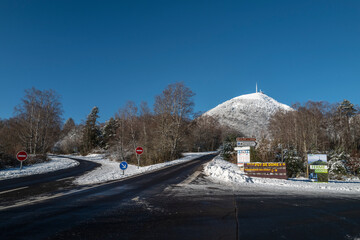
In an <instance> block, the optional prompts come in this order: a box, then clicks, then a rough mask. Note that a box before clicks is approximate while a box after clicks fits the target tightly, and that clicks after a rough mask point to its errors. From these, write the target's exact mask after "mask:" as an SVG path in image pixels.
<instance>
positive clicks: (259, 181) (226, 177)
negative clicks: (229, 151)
mask: <svg viewBox="0 0 360 240" xmlns="http://www.w3.org/2000/svg"><path fill="white" fill-rule="evenodd" d="M204 173H205V174H206V175H207V176H208V177H209V178H211V179H212V180H213V181H217V182H220V183H222V184H227V185H244V184H246V185H250V184H253V185H254V186H262V187H271V188H276V189H279V188H281V189H284V188H287V189H289V190H290V189H291V190H297V191H304V190H309V191H318V192H322V191H344V192H348V193H357V194H358V193H359V192H360V180H349V181H329V183H315V182H311V181H310V180H308V179H306V178H290V179H288V180H283V179H271V178H256V177H249V176H247V175H246V174H245V173H244V172H242V171H241V170H240V169H239V167H238V166H236V165H235V164H232V163H230V162H227V161H225V160H223V159H222V158H221V157H219V156H218V157H216V158H215V159H214V160H212V161H211V162H209V163H208V164H206V166H205V167H204Z"/></svg>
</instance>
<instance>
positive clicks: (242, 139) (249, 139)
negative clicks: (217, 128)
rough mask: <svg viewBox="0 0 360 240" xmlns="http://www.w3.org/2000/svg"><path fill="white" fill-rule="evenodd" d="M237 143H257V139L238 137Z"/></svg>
mask: <svg viewBox="0 0 360 240" xmlns="http://www.w3.org/2000/svg"><path fill="white" fill-rule="evenodd" d="M236 141H237V142H245V141H248V142H255V141H256V138H241V137H238V138H236Z"/></svg>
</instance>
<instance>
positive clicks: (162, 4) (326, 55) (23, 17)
mask: <svg viewBox="0 0 360 240" xmlns="http://www.w3.org/2000/svg"><path fill="white" fill-rule="evenodd" d="M359 77H360V1H358V0H354V1H346V0H339V1H333V0H323V1H321V0H316V1H314V0H309V1H308V0H299V1H289V0H283V1H275V0H271V1H269V0H264V1H256V0H248V1H241V0H236V1H226V0H225V1H196V0H182V1H175V0H171V1H156V0H151V1H150V0H149V1H136V0H130V1H89V0H87V1H75V0H68V1H67V0H58V1H55V0H54V1H49V0H43V1H40V0H39V1H38V0H34V1H18V0H9V1H7V0H1V1H0V81H1V94H0V118H3V119H4V118H9V117H11V116H12V115H13V108H14V106H16V105H17V104H19V103H20V99H21V98H22V97H23V95H24V90H25V89H27V88H31V87H36V88H38V89H41V90H43V89H54V90H55V91H56V92H58V93H59V94H60V95H61V97H62V99H61V102H62V104H63V108H64V116H63V117H64V119H67V118H68V117H73V118H74V120H75V121H76V123H80V122H81V120H82V119H85V117H86V116H87V114H88V113H89V112H90V110H91V109H92V107H93V106H98V107H99V110H100V116H101V119H100V121H102V122H104V121H106V120H107V119H109V118H110V117H111V116H113V115H114V113H115V112H116V111H117V110H118V109H119V108H120V107H122V106H124V104H125V103H126V101H128V100H133V101H135V102H136V103H140V102H141V101H147V102H148V103H149V105H150V106H151V107H152V104H153V101H154V97H155V96H156V95H157V94H159V93H161V91H162V90H163V89H164V88H165V87H166V86H167V85H168V84H170V83H174V82H179V81H182V82H184V83H185V85H187V86H188V87H190V88H191V90H192V91H193V92H195V93H196V96H195V98H194V100H195V111H207V110H209V109H211V108H213V107H215V106H217V105H218V104H220V103H222V102H224V101H226V100H229V99H231V98H233V97H236V96H239V95H242V94H246V93H252V92H254V91H255V83H256V82H258V84H259V88H260V89H262V90H263V91H264V92H265V93H266V94H268V95H269V96H271V97H273V98H275V99H276V100H278V101H280V102H282V103H285V104H288V105H291V104H292V103H295V102H305V101H307V100H314V101H318V100H325V101H329V102H339V101H341V100H343V99H344V98H346V99H349V100H350V101H351V102H353V103H355V104H360V94H359V89H360V78H359Z"/></svg>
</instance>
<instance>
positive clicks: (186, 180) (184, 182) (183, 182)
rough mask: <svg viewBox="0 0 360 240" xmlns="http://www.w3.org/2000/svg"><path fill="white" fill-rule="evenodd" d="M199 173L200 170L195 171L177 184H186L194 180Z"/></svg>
mask: <svg viewBox="0 0 360 240" xmlns="http://www.w3.org/2000/svg"><path fill="white" fill-rule="evenodd" d="M200 174H201V171H196V172H194V173H193V174H192V175H191V176H190V177H188V178H187V179H185V180H184V181H182V182H181V183H179V184H177V186H184V185H187V184H189V183H191V182H192V181H194V180H195V179H196V178H197V177H198V176H199V175H200Z"/></svg>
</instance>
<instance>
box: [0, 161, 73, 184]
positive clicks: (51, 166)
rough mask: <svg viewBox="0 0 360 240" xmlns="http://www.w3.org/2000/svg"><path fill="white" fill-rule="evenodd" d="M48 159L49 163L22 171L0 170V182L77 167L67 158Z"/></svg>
mask: <svg viewBox="0 0 360 240" xmlns="http://www.w3.org/2000/svg"><path fill="white" fill-rule="evenodd" d="M49 158H50V161H49V162H44V163H38V164H34V165H30V166H23V168H22V170H20V167H17V168H9V169H4V170H1V171H0V180H4V179H10V178H18V177H24V176H30V175H35V174H42V173H47V172H53V171H57V170H61V169H65V168H71V167H75V166H77V165H79V162H78V161H74V160H71V159H67V158H59V157H49Z"/></svg>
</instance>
